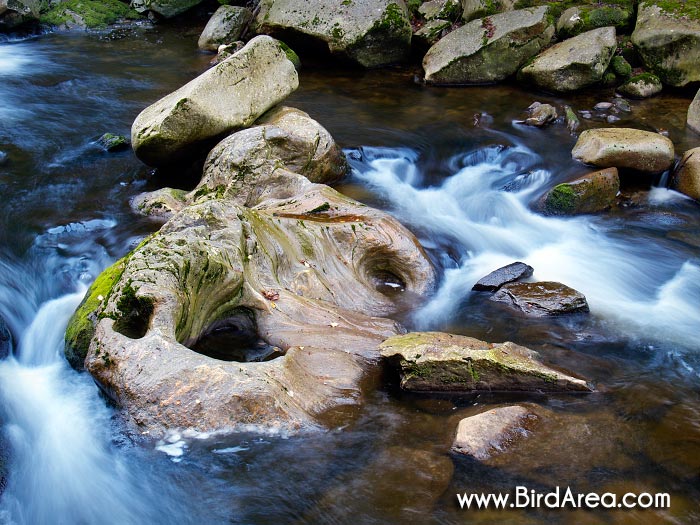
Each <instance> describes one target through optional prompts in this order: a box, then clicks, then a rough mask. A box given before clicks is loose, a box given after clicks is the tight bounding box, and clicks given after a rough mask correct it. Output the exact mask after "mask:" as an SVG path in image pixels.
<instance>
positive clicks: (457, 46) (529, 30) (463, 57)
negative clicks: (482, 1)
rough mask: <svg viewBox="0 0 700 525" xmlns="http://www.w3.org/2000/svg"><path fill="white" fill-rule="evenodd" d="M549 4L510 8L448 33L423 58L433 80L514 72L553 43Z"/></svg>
mask: <svg viewBox="0 0 700 525" xmlns="http://www.w3.org/2000/svg"><path fill="white" fill-rule="evenodd" d="M553 35H554V27H553V26H552V25H551V23H550V21H549V19H548V18H547V8H546V7H537V8H529V9H520V10H517V11H509V12H505V13H501V14H497V15H493V16H490V17H486V18H482V19H479V20H473V21H471V22H469V23H468V24H465V25H464V26H462V27H460V28H458V29H455V30H454V31H452V32H451V33H448V34H447V35H446V36H445V37H444V38H442V39H441V40H439V41H438V42H437V43H436V44H435V45H434V46H433V47H431V48H430V49H429V50H428V53H427V54H426V55H425V57H424V58H423V69H424V70H425V81H426V82H428V83H430V84H483V83H488V82H498V81H500V80H503V79H505V78H507V77H509V76H510V75H513V74H514V73H515V72H516V71H518V69H519V68H520V67H521V66H522V65H523V64H524V63H525V62H526V61H527V60H529V59H530V58H532V57H533V56H535V55H536V54H537V53H539V52H540V51H541V50H542V49H543V48H544V47H545V46H546V45H547V44H549V42H550V40H551V39H552V36H553Z"/></svg>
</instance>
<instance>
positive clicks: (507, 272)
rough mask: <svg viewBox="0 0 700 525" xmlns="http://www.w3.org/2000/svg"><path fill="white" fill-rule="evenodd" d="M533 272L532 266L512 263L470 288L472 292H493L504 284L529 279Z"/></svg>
mask: <svg viewBox="0 0 700 525" xmlns="http://www.w3.org/2000/svg"><path fill="white" fill-rule="evenodd" d="M534 271H535V270H534V268H533V267H532V266H529V265H527V264H525V263H524V262H520V261H518V262H514V263H511V264H508V265H506V266H503V267H501V268H499V269H498V270H494V271H492V272H491V273H490V274H488V275H486V276H485V277H482V278H481V279H479V280H478V281H477V283H476V284H475V285H474V286H472V290H475V291H477V292H495V291H496V290H498V289H499V288H500V287H501V286H503V285H504V284H506V283H512V282H514V281H517V280H518V279H525V278H527V277H530V276H531V275H532V273H533V272H534Z"/></svg>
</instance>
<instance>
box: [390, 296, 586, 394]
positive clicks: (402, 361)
mask: <svg viewBox="0 0 700 525" xmlns="http://www.w3.org/2000/svg"><path fill="white" fill-rule="evenodd" d="M506 286H509V285H506ZM379 350H380V353H381V355H382V357H384V358H385V359H386V360H387V361H388V363H389V364H390V365H392V366H393V367H396V368H398V370H399V373H400V376H401V388H402V389H404V390H409V391H415V392H421V391H423V392H426V391H427V392H430V391H433V392H472V391H511V392H522V391H541V392H590V391H591V389H590V387H589V386H588V385H587V384H586V382H585V381H583V380H581V379H577V378H575V377H572V376H570V375H567V374H565V373H562V372H560V371H558V370H555V369H553V368H550V367H548V366H547V365H545V364H543V363H542V362H541V361H540V360H539V354H537V352H535V351H533V350H530V349H528V348H525V347H523V346H518V345H516V344H515V343H511V342H506V343H487V342H485V341H480V340H478V339H474V338H472V337H466V336H461V335H453V334H447V333H441V332H412V333H408V334H405V335H397V336H394V337H391V338H389V339H387V340H386V341H384V342H383V343H382V344H381V345H380V346H379Z"/></svg>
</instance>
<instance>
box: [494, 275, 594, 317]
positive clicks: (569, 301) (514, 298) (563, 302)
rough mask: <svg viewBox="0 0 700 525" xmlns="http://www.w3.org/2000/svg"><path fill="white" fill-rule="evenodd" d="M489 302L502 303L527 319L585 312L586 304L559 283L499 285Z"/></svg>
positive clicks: (580, 296) (576, 292) (574, 291)
mask: <svg viewBox="0 0 700 525" xmlns="http://www.w3.org/2000/svg"><path fill="white" fill-rule="evenodd" d="M491 300H492V301H496V302H499V303H504V304H506V305H508V306H510V307H511V308H513V309H515V310H518V311H520V312H522V313H524V314H525V315H528V316H531V317H547V316H550V315H563V314H573V313H582V312H588V311H589V309H588V301H586V297H585V296H584V295H583V294H582V293H581V292H578V291H576V290H574V289H573V288H570V287H569V286H566V285H565V284H562V283H555V282H551V281H541V282H536V283H509V284H506V285H503V286H502V287H501V288H500V290H498V291H497V292H496V293H495V294H493V296H491Z"/></svg>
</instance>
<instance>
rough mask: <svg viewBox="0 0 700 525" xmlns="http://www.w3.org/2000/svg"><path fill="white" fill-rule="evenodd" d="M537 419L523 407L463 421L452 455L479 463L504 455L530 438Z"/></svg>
mask: <svg viewBox="0 0 700 525" xmlns="http://www.w3.org/2000/svg"><path fill="white" fill-rule="evenodd" d="M536 421H537V416H536V415H535V414H534V413H533V412H532V411H531V410H529V409H528V408H526V407H524V406H520V405H514V406H506V407H498V408H493V409H491V410H487V411H486V412H482V413H481V414H477V415H475V416H470V417H466V418H464V419H462V420H461V421H460V422H459V425H458V426H457V435H456V436H455V439H454V442H453V443H452V448H451V450H452V452H455V453H457V454H463V455H465V456H471V457H472V458H474V459H478V460H479V461H484V460H487V459H489V458H490V457H491V456H494V455H496V454H500V453H502V452H504V451H505V450H506V449H507V448H508V447H509V446H510V445H511V444H512V443H514V442H515V441H516V440H519V439H522V438H525V437H527V436H528V435H529V433H530V431H529V427H531V426H532V425H533V424H534V423H535V422H536Z"/></svg>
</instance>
